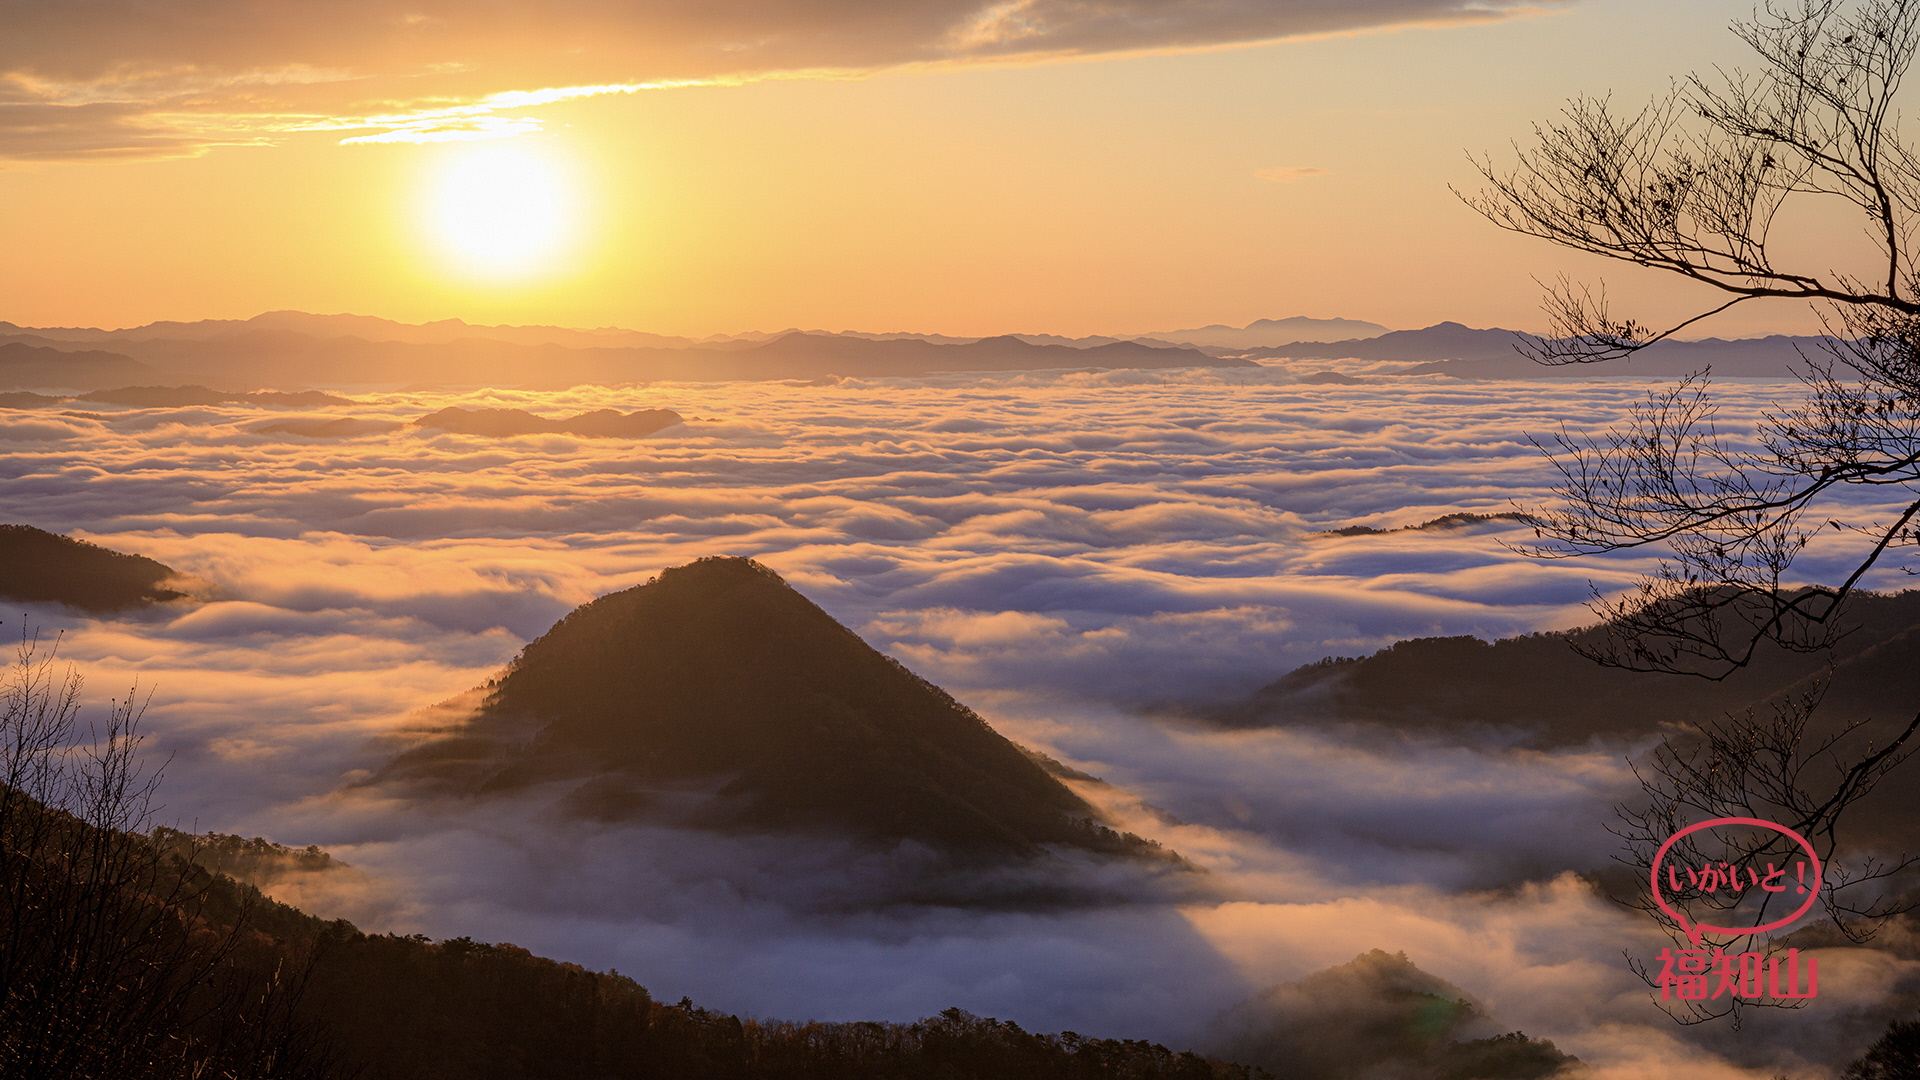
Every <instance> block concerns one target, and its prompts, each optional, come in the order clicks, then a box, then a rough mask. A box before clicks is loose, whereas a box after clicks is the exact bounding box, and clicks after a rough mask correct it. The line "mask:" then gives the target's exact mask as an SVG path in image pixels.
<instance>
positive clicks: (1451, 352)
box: [0, 311, 1824, 390]
mask: <svg viewBox="0 0 1920 1080" xmlns="http://www.w3.org/2000/svg"><path fill="white" fill-rule="evenodd" d="M1308 334H1311V335H1313V336H1312V337H1305V336H1302V335H1308ZM1521 340H1523V338H1522V336H1521V335H1519V334H1517V333H1516V332H1514V331H1509V330H1499V329H1489V330H1476V329H1472V328H1469V327H1465V326H1461V325H1460V324H1458V323H1440V324H1437V325H1435V326H1430V327H1427V328H1425V329H1422V330H1396V331H1388V330H1386V328H1385V327H1381V326H1378V325H1376V324H1373V323H1367V322H1360V321H1356V320H1351V319H1309V318H1305V317H1301V316H1296V317H1293V318H1288V319H1261V320H1258V321H1256V322H1253V323H1250V324H1249V325H1247V326H1246V327H1239V328H1235V327H1228V326H1217V325H1216V326H1207V327H1200V328H1196V329H1192V330H1178V331H1166V332H1164V333H1156V334H1153V335H1146V336H1143V337H1140V338H1137V339H1132V340H1123V339H1117V338H1111V337H1086V338H1071V339H1070V338H1061V337H1056V336H1052V335H1034V334H1008V335H1002V336H999V337H990V338H958V337H949V336H944V335H938V334H900V333H891V334H868V333H856V332H852V331H847V332H842V333H835V334H828V333H821V332H801V331H783V332H781V333H779V334H761V333H753V334H740V335H733V336H728V337H715V338H706V339H702V340H699V341H694V340H692V339H689V338H676V337H668V336H664V335H659V334H648V333H642V332H639V331H630V330H619V329H614V328H603V329H598V330H568V329H563V328H559V327H545V326H472V325H469V324H467V323H464V322H461V321H459V320H446V321H442V322H437V323H427V324H424V325H417V326H416V325H409V324H405V323H396V322H392V321H389V320H386V319H376V318H370V317H366V316H356V315H308V314H305V313H302V312H288V311H283V312H271V313H268V314H266V315H260V316H257V317H255V318H253V319H248V320H245V321H236V320H205V321H202V322H196V323H167V322H162V323H151V324H149V325H147V326H142V327H135V328H132V329H127V330H97V329H77V328H64V327H63V328H52V329H32V328H26V327H19V326H15V325H13V324H12V323H0V389H21V390H31V389H68V390H101V389H105V388H108V387H121V386H129V385H135V384H144V385H156V384H159V383H162V382H176V383H177V382H199V383H206V384H209V385H226V386H246V387H257V386H266V385H271V386H279V387H292V386H307V385H333V386H341V385H356V384H358V385H377V384H386V385H407V384H427V383H435V384H453V385H480V384H487V385H495V386H523V387H530V388H549V389H558V388H564V387H567V386H573V385H579V384H582V383H625V382H636V381H650V380H692V381H712V380H733V379H817V378H822V377H826V376H848V377H861V378H874V377H888V376H920V375H929V374H936V373H941V372H965V371H1022V370H1040V369H1049V368H1109V369H1129V368H1131V369H1164V368H1178V367H1255V366H1259V365H1258V364H1257V361H1259V360H1262V359H1264V360H1268V361H1274V360H1364V361H1374V362H1391V363H1399V364H1407V365H1409V366H1406V367H1402V368H1398V369H1394V370H1391V371H1381V372H1377V374H1383V375H1385V374H1390V375H1450V376H1455V377H1459V378H1471V379H1535V378H1573V377H1578V378H1587V377H1593V376H1607V375H1638V376H1663V377H1666V376H1678V375H1685V374H1687V373H1689V372H1692V371H1696V370H1699V369H1700V368H1703V367H1707V366H1712V368H1713V369H1714V371H1715V372H1716V373H1717V374H1720V375H1736V376H1753V377H1764V378H1786V377H1789V376H1790V375H1791V374H1792V370H1793V369H1794V368H1795V367H1802V368H1803V367H1804V366H1805V359H1806V358H1808V357H1813V358H1819V357H1822V356H1824V353H1823V351H1822V350H1821V347H1820V339H1818V338H1805V337H1802V338H1793V337H1769V338H1760V339H1753V340H1741V341H1722V340H1718V339H1707V340H1703V341H1666V342H1661V343H1659V344H1658V345H1655V346H1652V347H1650V348H1649V349H1647V350H1645V351H1643V352H1641V353H1638V354H1636V355H1635V356H1633V357H1631V358H1629V359H1623V360H1614V361H1609V362H1607V363H1603V364H1592V365H1586V364H1581V365H1572V366H1567V367H1542V366H1540V365H1537V364H1535V363H1533V362H1532V361H1531V360H1529V359H1527V358H1526V357H1524V356H1522V355H1520V354H1519V353H1517V352H1516V351H1515V349H1514V346H1515V345H1516V344H1517V343H1519V342H1520V341H1521Z"/></svg>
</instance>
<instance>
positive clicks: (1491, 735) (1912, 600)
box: [1202, 591, 1920, 856]
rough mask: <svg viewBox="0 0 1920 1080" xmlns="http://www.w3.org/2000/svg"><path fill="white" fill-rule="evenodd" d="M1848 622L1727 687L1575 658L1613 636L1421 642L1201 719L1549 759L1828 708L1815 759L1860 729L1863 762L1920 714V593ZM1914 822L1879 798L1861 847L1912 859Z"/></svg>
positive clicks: (1863, 607)
mask: <svg viewBox="0 0 1920 1080" xmlns="http://www.w3.org/2000/svg"><path fill="white" fill-rule="evenodd" d="M1842 618H1843V620H1844V621H1843V623H1842V625H1841V629H1842V630H1843V631H1845V632H1844V633H1842V634H1841V636H1840V637H1839V639H1838V640H1837V641H1835V642H1834V643H1833V647H1832V648H1831V649H1823V650H1820V651H1816V652H1794V651H1789V650H1787V649H1783V648H1781V647H1780V646H1778V645H1775V644H1772V643H1770V642H1762V643H1761V645H1760V646H1759V648H1758V650H1757V652H1756V654H1755V657H1754V660H1753V662H1752V663H1750V664H1749V665H1748V666H1746V667H1744V668H1741V669H1740V670H1738V671H1735V672H1733V673H1732V674H1731V675H1729V676H1727V677H1726V678H1725V679H1724V680H1721V681H1717V682H1716V681H1711V680H1708V679H1704V678H1700V677H1697V676H1693V675H1675V674H1666V673H1659V672H1646V671H1629V670H1625V669H1622V668H1618V667H1606V666H1603V665H1601V664H1598V663H1595V662H1594V661H1593V660H1590V659H1588V658H1587V657H1586V656H1583V655H1581V654H1580V653H1579V652H1576V651H1575V647H1576V646H1583V647H1586V648H1588V649H1604V647H1605V646H1606V644H1607V639H1608V631H1607V628H1606V627H1605V626H1604V625H1602V626H1592V627H1587V628H1585V629H1581V630H1575V631H1570V632H1566V633H1548V634H1530V635H1526V636H1523V637H1513V638H1503V639H1501V640H1499V641H1492V642H1488V641H1482V640H1480V639H1479V638H1474V637H1445V638H1416V639H1413V640H1410V641H1400V642H1396V643H1394V644H1393V645H1392V646H1391V647H1389V648H1386V649H1382V650H1380V651H1379V652H1376V653H1374V654H1373V655H1372V656H1368V657H1358V658H1331V657H1330V658H1328V659H1325V660H1322V661H1320V662H1319V663H1315V664H1308V665H1306V666H1305V667H1301V668H1297V669H1295V670H1294V671H1292V672H1289V673H1288V674H1287V675H1285V676H1284V677H1282V678H1280V679H1278V680H1276V681H1275V682H1273V683H1270V684H1268V685H1267V686H1265V687H1262V688H1261V689H1260V690H1258V691H1256V692H1255V693H1254V694H1252V695H1250V696H1249V697H1247V698H1246V699H1244V700H1242V701H1240V702H1237V703H1234V704H1232V705H1229V706H1226V707H1224V708H1219V709H1213V710H1209V711H1206V712H1205V713H1203V714H1202V716H1203V718H1204V719H1205V720H1207V721H1209V722H1211V723H1214V724H1219V725H1222V726H1226V727H1269V726H1289V725H1299V726H1311V727H1321V728H1329V727H1332V728H1349V729H1351V730H1353V731H1355V732H1357V733H1360V734H1362V735H1367V734H1371V735H1372V736H1374V737H1403V736H1416V737H1423V738H1432V739H1442V740H1447V741H1453V742H1458V743H1463V744H1468V745H1486V744H1493V745H1509V744H1518V745H1523V746H1533V747H1538V748H1552V747H1563V746H1577V745H1580V744H1583V743H1588V742H1590V741H1595V740H1598V741H1603V742H1611V743H1614V744H1616V747H1617V748H1619V749H1625V748H1626V747H1628V746H1632V745H1634V744H1640V745H1643V746H1644V745H1645V744H1646V743H1648V742H1651V741H1654V740H1656V739H1659V738H1661V737H1667V738H1670V739H1672V740H1674V741H1675V742H1676V743H1678V744H1680V745H1683V746H1684V745H1686V744H1687V743H1688V742H1689V740H1690V739H1691V737H1692V733H1693V732H1695V731H1696V730H1698V727H1699V725H1701V724H1703V723H1711V722H1714V721H1718V720H1721V719H1723V718H1724V717H1727V716H1729V715H1733V716H1741V715H1745V714H1748V713H1752V714H1754V715H1756V716H1758V717H1759V718H1761V719H1762V720H1765V719H1766V718H1768V717H1771V716H1772V715H1773V714H1774V710H1775V709H1776V708H1777V707H1782V706H1785V705H1786V704H1787V703H1788V702H1789V701H1792V700H1795V699H1798V698H1800V697H1802V696H1804V695H1808V694H1817V695H1818V696H1819V702H1820V704H1819V707H1818V708H1817V709H1816V710H1815V711H1814V714H1813V720H1812V723H1811V725H1810V727H1809V731H1808V743H1809V745H1812V744H1814V743H1816V742H1817V741H1818V740H1819V739H1821V738H1824V737H1827V736H1829V735H1834V734H1838V733H1839V732H1840V731H1841V730H1842V729H1843V728H1844V727H1845V726H1846V725H1849V724H1853V723H1856V722H1857V723H1859V724H1860V725H1861V726H1860V727H1859V729H1858V730H1856V731H1854V732H1853V733H1852V734H1850V735H1848V736H1847V737H1846V738H1847V741H1846V742H1845V743H1844V744H1843V749H1844V750H1847V752H1849V753H1864V748H1865V747H1866V746H1867V745H1868V744H1869V743H1877V744H1880V745H1884V744H1885V742H1886V741H1887V740H1888V739H1889V738H1891V737H1893V736H1894V735H1896V734H1898V732H1899V731H1900V730H1901V729H1903V728H1904V727H1905V726H1906V724H1907V722H1908V721H1910V720H1912V719H1913V715H1914V710H1915V708H1916V705H1917V704H1920V591H1909V592H1903V593H1897V594H1892V595H1887V594H1873V593H1862V594H1855V595H1854V596H1853V597H1852V598H1851V599H1850V600H1849V601H1848V604H1847V607H1846V609H1845V610H1844V611H1843V613H1842ZM1849 748H1850V749H1849ZM1909 767H1911V766H1909ZM1916 822H1920V784H1914V783H1912V782H1911V780H1910V779H1909V781H1907V782H1904V783H1903V782H1893V783H1887V784H1881V785H1880V786H1879V787H1878V788H1876V789H1875V790H1874V792H1873V793H1872V794H1871V795H1869V796H1868V797H1867V798H1866V799H1865V800H1863V801H1862V802H1861V803H1860V804H1859V806H1858V807H1857V808H1855V809H1854V810H1852V811H1850V814H1849V824H1848V830H1849V832H1850V834H1851V835H1850V842H1851V843H1857V844H1862V845H1865V846H1866V847H1868V848H1871V849H1875V850H1878V851H1879V852H1881V853H1882V854H1886V855H1889V856H1891V855H1894V854H1897V853H1899V852H1902V851H1911V850H1913V847H1914V844H1915V839H1916V837H1915V829H1914V826H1915V823H1916Z"/></svg>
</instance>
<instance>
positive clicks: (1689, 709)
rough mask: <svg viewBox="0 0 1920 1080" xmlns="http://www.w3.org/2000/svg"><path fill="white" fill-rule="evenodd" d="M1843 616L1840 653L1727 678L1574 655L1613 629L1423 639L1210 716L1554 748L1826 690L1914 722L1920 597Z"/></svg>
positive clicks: (1877, 603)
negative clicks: (1494, 735)
mask: <svg viewBox="0 0 1920 1080" xmlns="http://www.w3.org/2000/svg"><path fill="white" fill-rule="evenodd" d="M1440 520H1441V521H1444V520H1445V519H1440ZM1435 524H1437V523H1436V522H1429V523H1428V526H1432V525H1435ZM1422 527H1427V526H1422ZM1845 618H1846V623H1845V626H1846V627H1849V628H1851V629H1850V630H1849V632H1847V633H1845V634H1843V635H1842V636H1841V637H1840V638H1839V640H1838V641H1837V642H1835V644H1834V647H1833V648H1832V650H1831V651H1827V650H1822V651H1818V652H1792V651H1789V650H1786V649H1783V648H1780V647H1779V646H1777V645H1773V644H1771V643H1763V644H1762V645H1761V646H1760V650H1759V652H1758V653H1757V654H1756V657H1755V659H1754V661H1753V663H1751V664H1749V665H1748V666H1746V667H1745V668H1742V669H1741V670H1739V671H1736V672H1734V673H1733V674H1732V675H1730V676H1728V677H1727V678H1726V679H1724V680H1721V681H1718V682H1715V681H1711V680H1708V679H1703V678H1698V677H1695V676H1690V675H1670V674H1662V673H1652V672H1642V671H1628V670H1623V669H1621V668H1617V667H1606V666H1603V665H1601V664H1598V663H1595V662H1594V661H1592V660H1590V659H1588V658H1587V657H1585V656H1582V655H1581V654H1580V653H1578V652H1576V651H1575V646H1581V645H1584V646H1586V647H1589V648H1598V647H1601V646H1604V645H1605V643H1606V640H1607V630H1606V628H1605V627H1604V626H1592V627H1587V628H1584V629H1581V630H1575V631H1569V632H1565V633H1545V634H1530V635H1525V636H1522V637H1512V638H1502V639H1500V640H1498V641H1492V642H1488V641H1483V640H1481V639H1479V638H1475V637H1444V638H1415V639H1412V640H1408V641H1399V642H1395V643H1394V644H1393V645H1392V646H1390V647H1388V648H1385V649H1382V650H1380V651H1379V652H1376V653H1374V654H1373V655H1372V656H1368V657H1354V658H1344V657H1343V658H1337V659H1336V658H1329V659H1326V660H1322V661H1320V662H1319V663H1315V664H1308V665H1306V666H1304V667H1301V668H1297V669H1295V670H1294V671H1291V672H1289V673H1288V674H1287V675H1285V676H1283V677H1282V678H1280V679H1278V680H1276V681H1274V682H1272V683H1270V684H1268V685H1267V686H1264V687H1262V688H1261V689H1259V690H1258V691H1256V692H1254V693H1253V694H1252V695H1251V696H1250V697H1248V698H1247V699H1245V700H1244V701H1241V702H1238V703H1236V704H1234V705H1231V706H1228V707H1225V708H1222V709H1218V710H1214V711H1212V712H1210V713H1209V714H1208V717H1209V718H1210V719H1211V720H1212V721H1214V722H1215V723H1219V724H1222V725H1225V726H1229V727H1266V726H1276V725H1285V724H1313V725H1326V724H1363V725H1378V726H1381V727H1386V728H1392V729H1395V730H1401V731H1414V732H1426V733H1440V734H1450V735H1463V734H1474V735H1476V736H1478V735H1483V734H1485V733H1486V732H1487V731H1488V730H1490V729H1506V730H1507V732H1508V733H1509V734H1510V735H1512V736H1513V737H1515V738H1517V739H1518V740H1519V741H1522V742H1525V743H1528V744H1531V745H1535V746H1542V747H1548V746H1566V745H1573V744H1578V743H1583V742H1586V741H1587V740H1588V739H1591V738H1594V737H1596V736H1599V737H1610V738H1618V739H1623V740H1632V739H1639V738H1644V737H1647V736H1649V735H1655V734H1658V733H1660V732H1663V731H1679V730H1684V729H1686V728H1688V727H1690V726H1691V725H1693V724H1695V723H1697V722H1699V721H1700V720H1703V719H1713V718H1715V717H1719V716H1722V715H1725V714H1727V713H1741V712H1745V711H1746V710H1748V709H1756V710H1761V711H1762V713H1763V714H1764V712H1765V710H1767V709H1768V708H1770V707H1771V706H1772V705H1773V704H1777V703H1781V702H1784V701H1785V700H1787V698H1788V697H1789V696H1792V695H1796V694H1804V693H1807V692H1809V691H1812V690H1814V689H1816V688H1818V687H1821V686H1825V687H1826V690H1825V697H1824V699H1823V701H1822V703H1821V706H1820V715H1822V716H1823V717H1825V718H1828V719H1829V720H1831V721H1833V722H1838V721H1841V720H1853V719H1861V720H1869V719H1870V720H1874V721H1879V722H1891V721H1894V720H1898V721H1899V722H1900V724H1902V725H1904V724H1905V722H1906V721H1907V720H1909V719H1911V718H1912V716H1913V708H1914V695H1915V692H1916V691H1920V674H1916V673H1920V591H1909V592H1903V593H1897V594H1891V595H1889V594H1873V593H1862V594H1856V595H1855V596H1854V597H1853V598H1852V599H1851V600H1850V601H1849V602H1848V607H1847V610H1846V612H1845Z"/></svg>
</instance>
